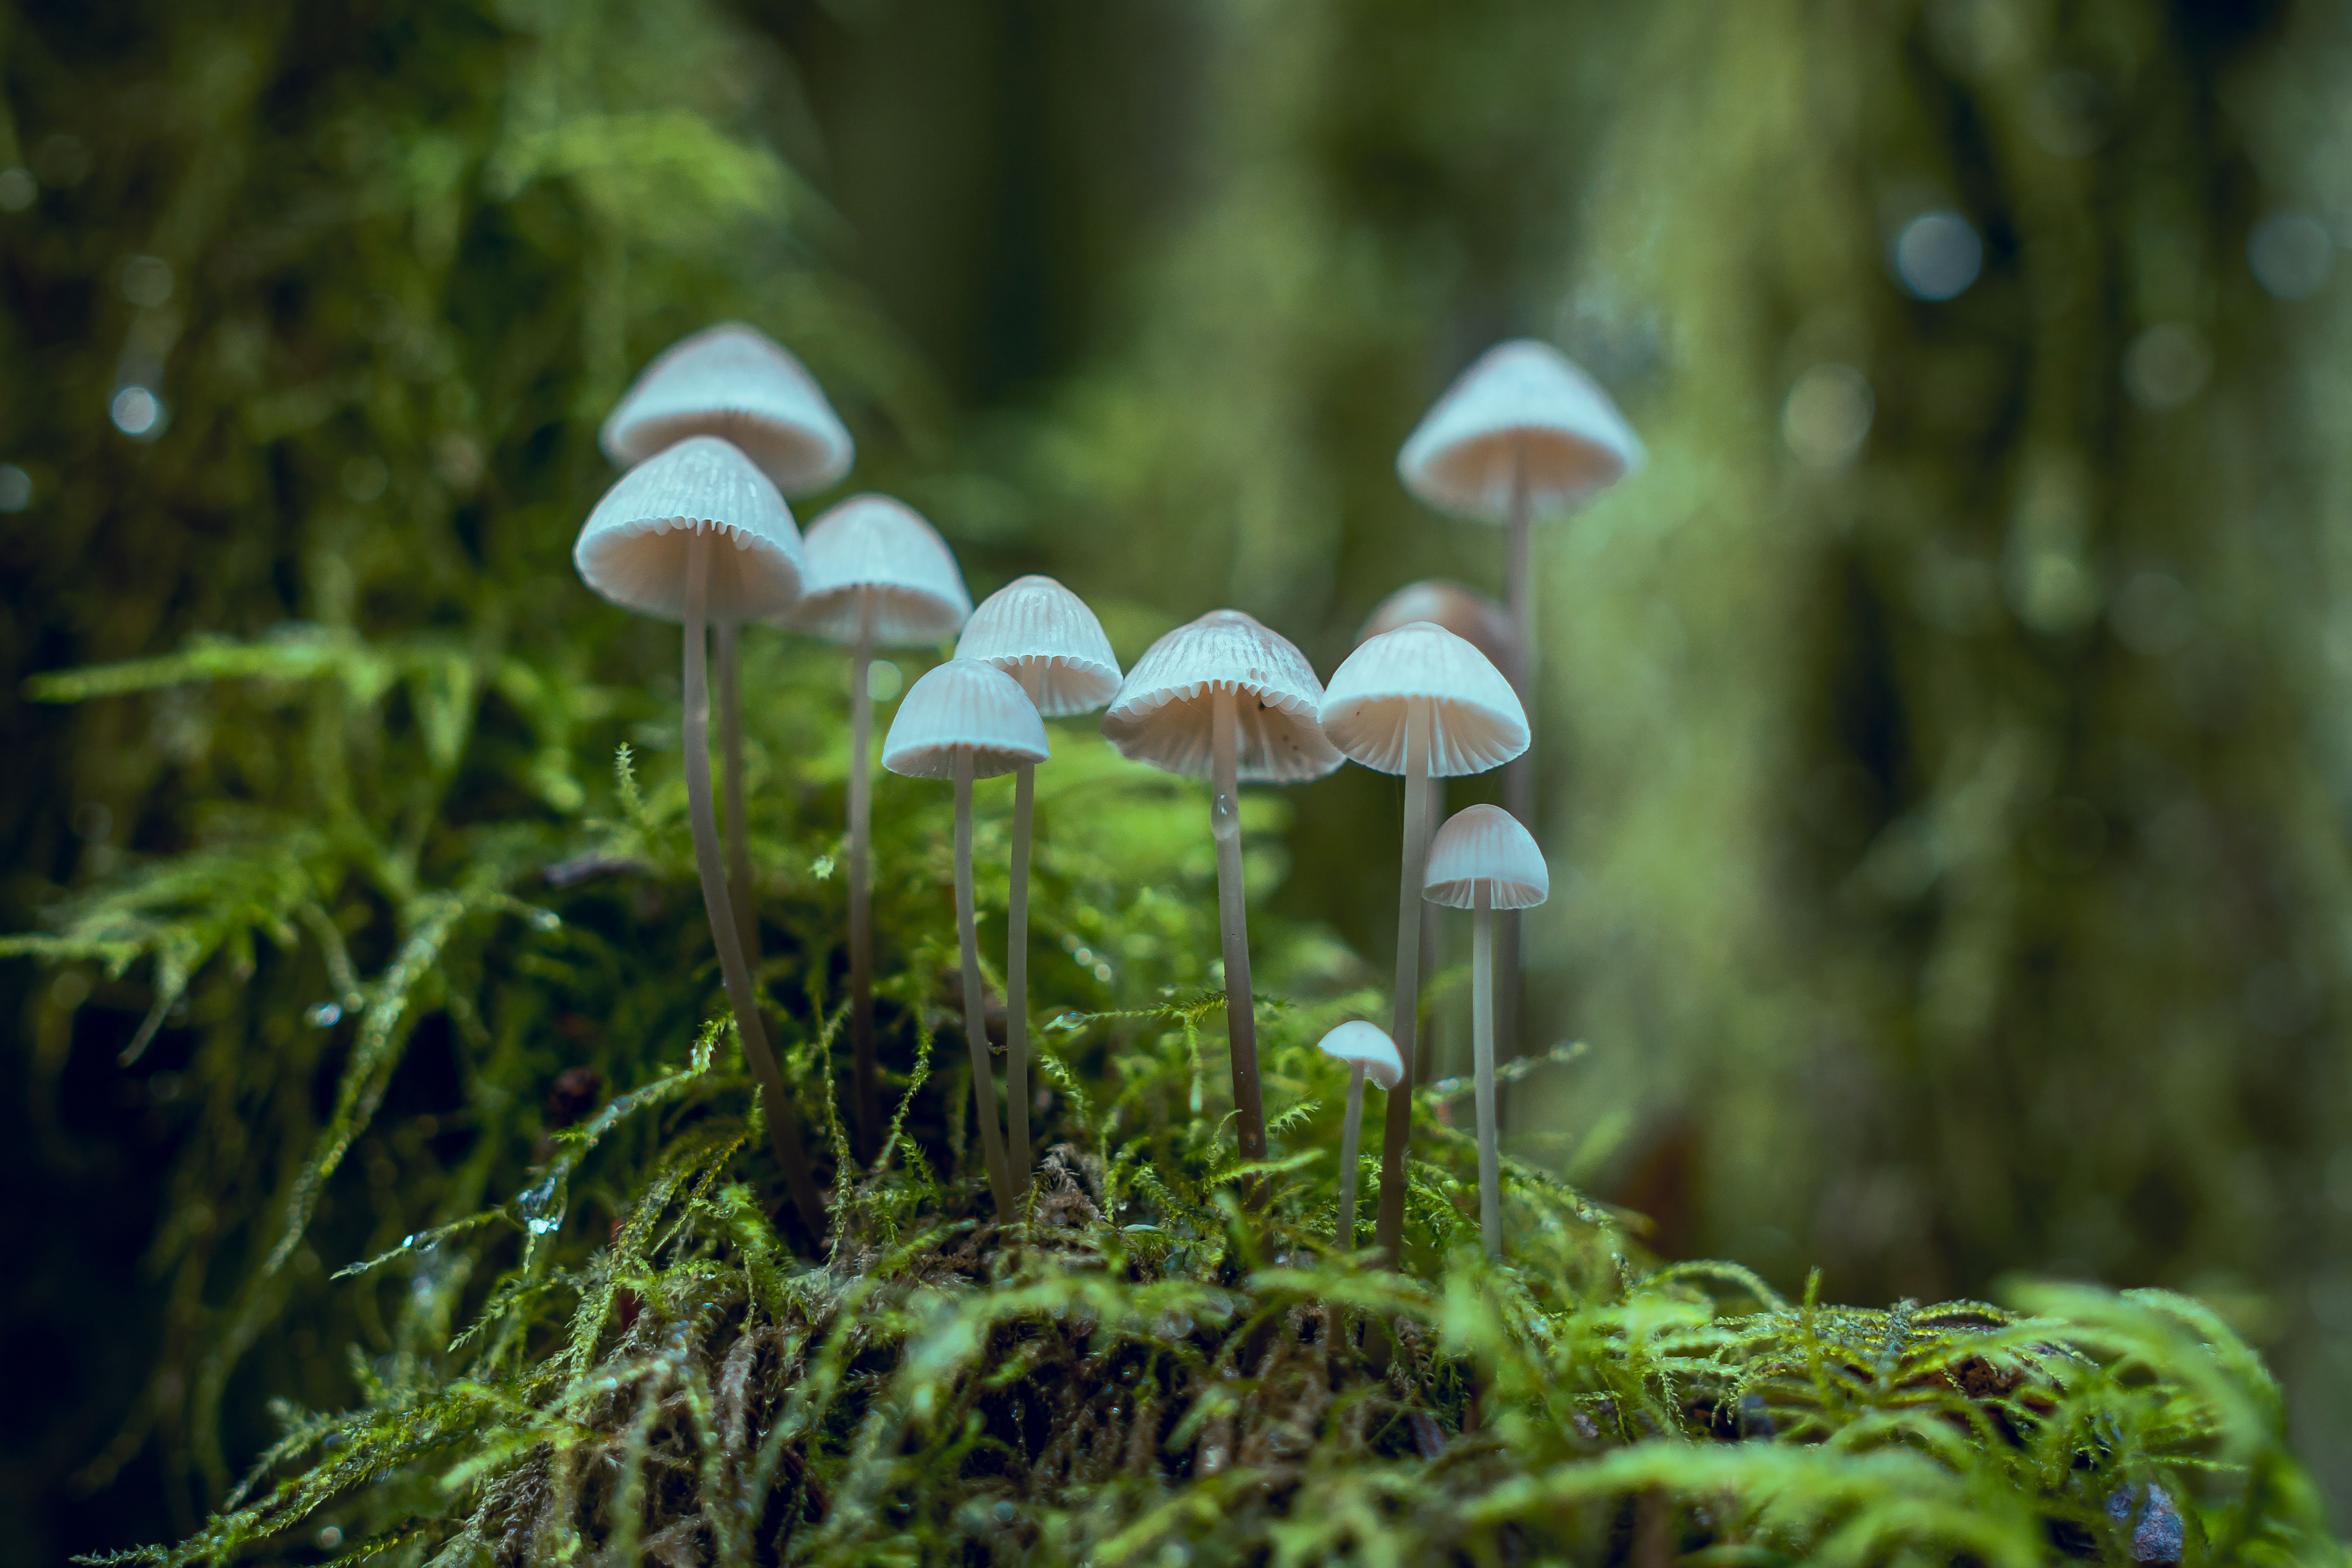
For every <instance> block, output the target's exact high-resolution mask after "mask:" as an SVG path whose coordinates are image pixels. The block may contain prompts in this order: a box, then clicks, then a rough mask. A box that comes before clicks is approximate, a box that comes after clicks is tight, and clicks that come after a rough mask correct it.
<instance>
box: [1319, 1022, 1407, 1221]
mask: <svg viewBox="0 0 2352 1568" xmlns="http://www.w3.org/2000/svg"><path fill="white" fill-rule="evenodd" d="M1321 1044H1322V1050H1323V1054H1324V1055H1325V1056H1327V1057H1334V1058H1338V1059H1339V1060H1340V1061H1343V1062H1346V1063H1347V1064H1348V1120H1347V1121H1345V1122H1344V1123H1342V1124H1341V1127H1340V1131H1339V1226H1338V1228H1337V1229H1336V1230H1335V1231H1334V1232H1333V1233H1332V1234H1333V1235H1334V1236H1335V1237H1337V1238H1338V1240H1339V1250H1340V1251H1342V1252H1353V1251H1355V1250H1356V1178H1357V1175H1358V1174H1359V1173H1360V1167H1361V1166H1362V1164H1363V1160H1362V1157H1361V1156H1360V1154H1359V1153H1358V1152H1357V1151H1358V1149H1359V1148H1360V1145H1361V1142H1362V1138H1363V1130H1364V1079H1367V1078H1369V1079H1371V1080H1372V1081H1373V1082H1374V1083H1376V1084H1378V1085H1379V1086H1380V1087H1381V1089H1382V1090H1383V1091H1386V1090H1389V1089H1394V1088H1396V1086H1397V1085H1398V1084H1400V1083H1402V1082H1403V1081H1404V1058H1402V1057H1400V1056H1398V1055H1397V1048H1396V1042H1395V1041H1394V1040H1391V1039H1390V1038H1389V1037H1388V1036H1387V1035H1386V1034H1384V1033H1383V1032H1382V1031H1381V1026H1379V1025H1378V1024H1368V1023H1365V1022H1364V1021H1363V1020H1362V1019H1360V1018H1358V1019H1355V1020H1353V1021H1352V1022H1349V1023H1345V1024H1342V1025H1340V1026H1339V1027H1338V1028H1336V1029H1334V1030H1332V1031H1331V1032H1330V1033H1329V1034H1328V1035H1326V1036H1324V1037H1323V1039H1322V1042H1321Z"/></svg>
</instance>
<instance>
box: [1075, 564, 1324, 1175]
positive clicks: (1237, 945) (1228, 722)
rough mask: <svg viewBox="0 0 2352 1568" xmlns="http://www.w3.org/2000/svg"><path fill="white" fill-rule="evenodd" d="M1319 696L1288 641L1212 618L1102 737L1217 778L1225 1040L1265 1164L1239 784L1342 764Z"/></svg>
mask: <svg viewBox="0 0 2352 1568" xmlns="http://www.w3.org/2000/svg"><path fill="white" fill-rule="evenodd" d="M1322 700H1323V685H1322V683H1321V682H1320V681H1318V680H1317V679H1315V667H1314V666H1312V665H1310V664H1308V663H1307V656H1306V655H1305V654H1302V653H1300V652H1299V651H1298V650H1297V648H1296V647H1292V646H1291V644H1290V642H1289V641H1288V639H1286V638H1285V637H1282V636H1281V635H1280V634H1279V633H1276V632H1274V631H1271V630H1269V629H1268V628H1267V627H1265V626H1262V625H1260V624H1259V623H1258V622H1257V621H1256V620H1255V618H1254V617H1252V616H1246V615H1244V614H1243V613H1242V612H1241V611H1239V610H1212V611H1210V612H1209V613H1208V614H1207V615H1205V616H1202V617H1201V618H1200V619H1199V620H1197V621H1192V622H1190V623H1188V624H1187V625H1184V626H1178V627H1177V628H1176V629H1175V630H1174V631H1172V632H1170V633H1169V634H1168V635H1167V636H1166V637H1161V638H1160V640H1159V641H1158V642H1156V643H1153V644H1152V645H1151V646H1150V647H1149V648H1146V649H1145V650H1144V654H1143V657H1142V658H1139V659H1138V660H1136V662H1135V668H1133V669H1131V670H1129V671H1128V675H1127V679H1126V681H1125V683H1123V684H1122V685H1121V686H1120V687H1119V689H1118V696H1117V697H1116V698H1114V699H1113V700H1111V705H1110V710H1109V711H1108V712H1107V713H1105V714H1104V715H1103V733H1104V734H1105V735H1106V736H1108V738H1109V740H1110V743H1111V744H1112V745H1114V746H1116V747H1118V750H1119V753H1120V754H1121V755H1122V756H1127V757H1131V758H1133V759H1135V760H1136V761H1137V762H1140V763H1150V764H1151V765H1152V766H1153V767H1155V768H1161V769H1164V770H1166V771H1167V772H1169V773H1181V774H1183V775H1185V776H1186V777H1188V778H1205V779H1207V780H1208V781H1209V782H1210V786H1211V791H1212V794H1211V798H1210V803H1209V831H1210V833H1211V835H1212V837H1214V838H1215V840H1216V844H1217V912H1218V928H1219V931H1220V934H1221V935H1222V936H1223V941H1224V956H1225V1038H1226V1040H1227V1042H1228V1043H1229V1044H1230V1045H1231V1047H1232V1050H1233V1072H1234V1110H1235V1111H1237V1112H1238V1113H1239V1120H1238V1122H1237V1125H1236V1134H1237V1137H1238V1139H1239V1142H1240V1147H1241V1157H1242V1159H1243V1160H1244V1161H1256V1160H1263V1159H1265V1102H1264V1100H1263V1098H1262V1096H1261V1095H1260V1093H1259V1090H1258V1079H1257V1019H1256V1017H1255V1015H1254V1014H1253V1013H1252V1011H1251V997H1250V978H1249V908H1248V904H1247V903H1246V901H1245V900H1244V897H1243V889H1242V828H1241V791H1240V787H1239V786H1240V785H1241V784H1243V783H1244V782H1247V783H1251V784H1303V783H1305V782H1306V781H1307V780H1309V779H1319V778H1321V777H1322V776H1323V775H1324V774H1326V773H1330V772H1331V771H1332V770H1333V769H1335V768H1337V767H1339V764H1340V762H1341V760H1342V759H1341V758H1340V755H1339V752H1336V751H1333V750H1332V749H1331V742H1328V741H1327V740H1325V739H1324V738H1323V729H1322V726H1321V725H1320V724H1319V723H1318V722H1317V721H1316V708H1317V705H1318V704H1319V703H1320V702H1321V701H1322Z"/></svg>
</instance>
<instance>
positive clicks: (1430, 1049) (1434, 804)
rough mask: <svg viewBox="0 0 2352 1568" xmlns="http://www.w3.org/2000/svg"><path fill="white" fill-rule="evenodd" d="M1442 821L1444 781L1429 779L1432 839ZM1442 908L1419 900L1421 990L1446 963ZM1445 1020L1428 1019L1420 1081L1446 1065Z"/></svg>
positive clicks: (1449, 1032)
mask: <svg viewBox="0 0 2352 1568" xmlns="http://www.w3.org/2000/svg"><path fill="white" fill-rule="evenodd" d="M1444 825H1445V781H1444V779H1432V780H1430V781H1429V835H1430V837H1431V838H1432V839H1434V838H1435V837H1437V830H1438V829H1439V828H1440V827H1443V826H1444ZM1444 912H1445V910H1444V907H1443V906H1442V905H1438V904H1433V903H1431V902H1430V901H1429V900H1426V899H1424V900H1422V905H1421V984H1422V988H1423V990H1426V989H1428V987H1429V984H1430V983H1431V982H1432V981H1433V980H1434V979H1436V977H1437V972H1438V971H1439V970H1441V969H1443V968H1444V967H1445V921H1444V920H1443V919H1442V918H1441V917H1442V916H1443V915H1444ZM1448 1022H1449V1020H1448V1019H1447V1018H1446V1017H1444V1016H1432V1017H1431V1018H1430V1020H1429V1038H1428V1039H1426V1040H1424V1041H1423V1042H1422V1047H1421V1081H1422V1082H1423V1083H1428V1082H1430V1081H1431V1080H1432V1079H1436V1078H1437V1077H1439V1076H1440V1069H1441V1068H1444V1066H1445V1058H1446V1056H1447V1054H1448V1053H1447V1051H1446V1049H1445V1047H1446V1046H1447V1044H1448V1042H1449V1041H1450V1040H1452V1039H1453V1038H1454V1031H1453V1030H1452V1029H1451V1028H1449V1027H1447V1024H1448Z"/></svg>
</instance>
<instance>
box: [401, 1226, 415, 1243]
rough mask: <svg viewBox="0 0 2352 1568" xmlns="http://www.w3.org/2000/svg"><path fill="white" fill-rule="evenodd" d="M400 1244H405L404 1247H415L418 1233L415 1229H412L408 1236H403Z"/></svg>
mask: <svg viewBox="0 0 2352 1568" xmlns="http://www.w3.org/2000/svg"><path fill="white" fill-rule="evenodd" d="M400 1245H401V1246H403V1247H414V1246H415V1245H416V1233H415V1231H413V1230H412V1231H410V1232H409V1233H408V1234H407V1235H406V1236H404V1237H401V1238H400Z"/></svg>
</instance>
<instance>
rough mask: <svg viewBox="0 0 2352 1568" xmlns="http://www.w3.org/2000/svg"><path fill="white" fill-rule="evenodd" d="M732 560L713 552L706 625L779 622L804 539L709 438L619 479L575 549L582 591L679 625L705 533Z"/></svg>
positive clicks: (730, 450) (774, 497) (756, 474)
mask: <svg viewBox="0 0 2352 1568" xmlns="http://www.w3.org/2000/svg"><path fill="white" fill-rule="evenodd" d="M706 528H709V529H714V530H716V531H719V533H720V534H722V535H723V536H724V537H725V539H726V541H727V542H729V543H731V544H732V545H734V547H735V548H734V549H732V550H714V551H712V552H710V618H711V619H712V620H714V621H749V620H757V619H760V618H761V617H763V616H775V615H781V614H782V613H783V612H785V611H787V610H789V609H791V608H792V606H793V600H795V599H796V598H798V597H799V596H800V590H801V580H802V574H803V555H802V551H801V536H800V534H799V532H798V531H795V530H794V529H793V514H792V512H791V511H790V510H787V509H786V508H785V506H784V498H783V497H782V496H781V495H778V494H777V493H776V487H775V485H774V484H773V483H772V482H771V481H770V479H768V476H767V475H765V474H763V473H761V471H760V470H759V469H758V468H754V467H753V466H752V464H751V458H747V457H745V456H744V455H743V454H742V453H740V452H739V451H737V450H736V449H735V448H734V447H731V446H730V445H728V444H727V443H726V442H725V441H722V440H720V439H719V437H716V436H697V437H691V438H689V439H688V440H684V441H681V442H679V443H678V444H677V446H675V447H670V448H669V449H668V450H667V451H666V452H664V453H662V454H661V455H660V456H659V457H657V458H653V459H651V460H650V461H647V462H645V463H641V464H639V465H638V466H637V467H635V468H631V469H630V470H629V471H628V472H627V473H625V474H623V475H622V476H621V477H620V479H619V480H618V481H617V482H616V483H614V486H613V488H612V489H609V490H606V491H605V492H604V500H600V501H598V502H597V503H596V510H593V511H592V512H590V513H589V514H588V521H586V522H584V523H583V524H581V527H580V540H579V542H578V543H576V544H574V545H573V546H572V564H573V565H574V566H576V567H578V568H579V570H580V575H581V578H582V580H583V581H584V582H586V584H588V586H590V587H591V588H593V589H594V590H596V592H597V593H599V594H601V595H604V597H605V598H607V599H610V600H611V601H612V602H613V603H614V604H616V605H621V606H622V607H623V608H625V609H630V610H636V611H639V612H641V613H643V614H645V615H648V616H660V617H661V618H662V619H664V620H668V621H677V620H683V619H685V618H686V552H687V544H688V540H689V539H690V538H691V537H692V536H693V535H694V534H696V533H697V532H699V531H701V530H703V529H706Z"/></svg>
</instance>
